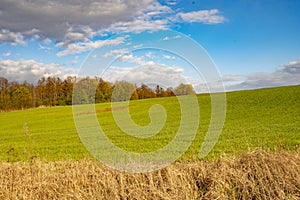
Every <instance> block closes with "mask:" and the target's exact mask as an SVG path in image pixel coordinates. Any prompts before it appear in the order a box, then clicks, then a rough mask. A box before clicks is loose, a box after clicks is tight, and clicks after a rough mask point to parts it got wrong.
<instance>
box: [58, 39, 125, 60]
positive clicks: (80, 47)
mask: <svg viewBox="0 0 300 200" xmlns="http://www.w3.org/2000/svg"><path fill="white" fill-rule="evenodd" d="M124 41H125V37H118V38H115V39H110V40H97V41H87V42H79V43H71V44H68V45H67V46H66V47H65V48H66V49H65V50H62V51H60V52H58V53H57V56H65V55H69V54H77V53H82V52H86V51H89V50H92V49H96V48H100V47H104V46H108V45H118V44H122V43H124ZM60 46H63V44H60V43H59V44H57V47H60Z"/></svg>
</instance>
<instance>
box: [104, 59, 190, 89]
mask: <svg viewBox="0 0 300 200" xmlns="http://www.w3.org/2000/svg"><path fill="white" fill-rule="evenodd" d="M183 72H184V70H183V69H182V68H180V67H170V66H167V65H157V64H154V63H151V64H148V65H144V66H141V67H136V68H121V67H116V66H112V67H110V68H109V70H108V71H106V72H105V73H104V75H103V78H104V79H105V80H108V81H111V82H115V81H121V80H125V81H129V82H131V83H135V84H137V85H140V84H141V83H144V84H150V85H157V84H158V85H160V86H163V87H176V86H178V85H179V84H180V83H187V82H188V77H185V76H184V75H183Z"/></svg>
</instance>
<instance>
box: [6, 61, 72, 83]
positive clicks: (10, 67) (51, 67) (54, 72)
mask: <svg viewBox="0 0 300 200" xmlns="http://www.w3.org/2000/svg"><path fill="white" fill-rule="evenodd" d="M0 74H1V76H4V77H5V78H7V79H8V80H10V81H18V82H20V83H22V82H24V81H25V80H26V81H27V82H29V83H34V84H35V83H36V82H37V80H38V79H40V78H41V77H43V76H56V77H61V78H64V77H66V76H67V75H75V74H76V70H75V69H72V68H63V67H62V66H60V65H59V64H56V63H52V64H44V63H41V62H37V61H35V60H19V61H13V60H0Z"/></svg>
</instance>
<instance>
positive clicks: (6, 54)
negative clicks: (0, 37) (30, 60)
mask: <svg viewBox="0 0 300 200" xmlns="http://www.w3.org/2000/svg"><path fill="white" fill-rule="evenodd" d="M2 55H3V56H5V57H9V56H11V52H6V53H4V54H2Z"/></svg>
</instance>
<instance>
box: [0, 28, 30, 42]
mask: <svg viewBox="0 0 300 200" xmlns="http://www.w3.org/2000/svg"><path fill="white" fill-rule="evenodd" d="M3 42H9V43H11V44H12V45H25V44H26V42H25V41H24V36H23V35H22V34H21V33H19V32H17V33H15V32H11V31H9V30H7V29H0V43H3Z"/></svg>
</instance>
